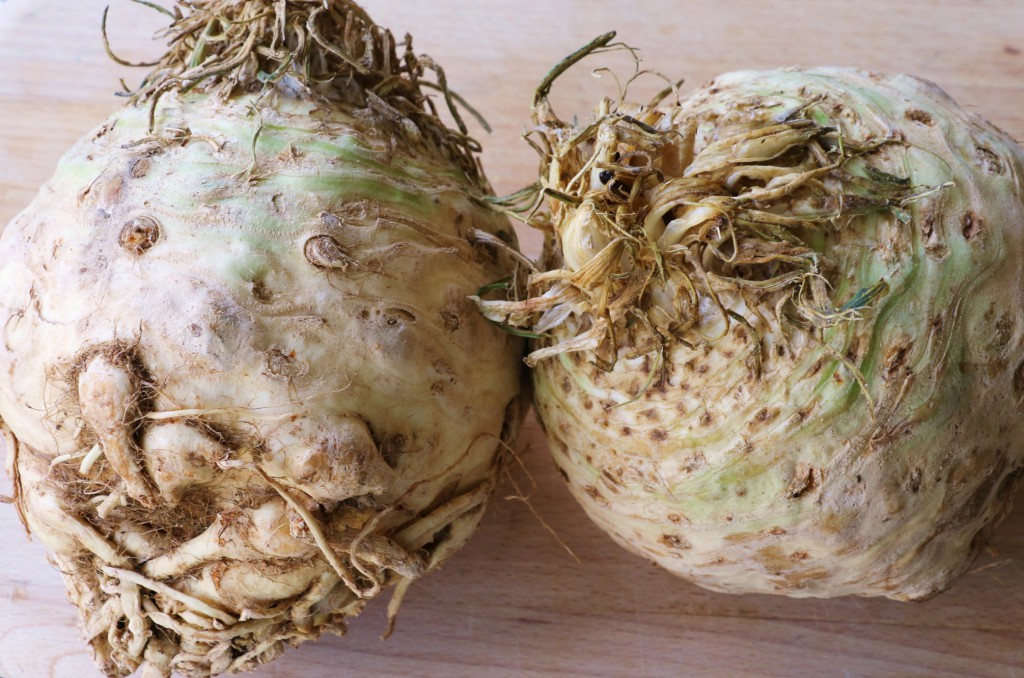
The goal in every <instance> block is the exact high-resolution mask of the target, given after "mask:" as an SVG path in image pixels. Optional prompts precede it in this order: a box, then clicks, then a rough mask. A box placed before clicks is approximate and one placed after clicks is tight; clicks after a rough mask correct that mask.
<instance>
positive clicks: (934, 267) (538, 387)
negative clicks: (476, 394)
mask: <svg viewBox="0 0 1024 678" xmlns="http://www.w3.org/2000/svg"><path fill="white" fill-rule="evenodd" d="M817 97H822V99H821V101H820V102H819V103H817V104H815V106H814V107H813V108H812V109H811V110H812V111H813V113H812V114H811V115H812V117H814V118H815V119H817V121H818V122H819V124H826V125H830V126H836V127H839V128H841V129H842V131H843V133H844V135H845V136H846V137H847V138H849V139H853V140H859V141H864V140H869V139H880V138H885V137H897V136H898V138H900V139H901V141H900V142H899V143H893V144H889V145H886V146H884V147H883V148H882V149H880V150H879V151H877V152H875V153H873V154H870V155H869V156H867V159H868V160H867V161H868V163H869V164H870V165H871V166H872V167H873V168H875V169H876V170H881V171H884V172H886V173H889V174H891V175H894V176H895V177H899V178H907V179H909V180H910V183H911V185H912V186H915V187H920V189H919V193H922V194H925V193H926V195H923V196H922V197H920V198H919V199H915V200H912V201H910V202H909V203H908V204H906V205H905V206H904V210H905V214H900V215H897V214H895V213H893V212H884V213H874V214H868V215H864V216H858V217H855V218H854V219H853V220H852V221H851V222H849V223H848V224H846V225H843V226H842V227H840V228H833V227H826V228H823V229H822V230H821V231H819V232H815V233H809V234H805V235H804V241H805V242H806V243H808V244H809V245H810V246H811V247H813V248H814V249H816V250H818V251H819V252H820V253H821V255H822V257H823V259H824V261H826V262H828V263H827V264H826V265H825V267H824V269H823V270H824V274H825V276H826V277H827V278H828V280H829V282H830V284H831V286H832V293H833V299H835V300H837V304H838V303H842V302H844V301H846V300H848V299H850V298H851V297H852V296H853V294H854V293H855V292H856V291H857V290H859V289H863V288H869V287H871V286H872V285H874V284H876V283H878V282H879V281H880V280H885V281H886V282H887V284H888V286H889V290H888V292H887V293H886V294H885V295H883V296H880V297H879V298H878V299H877V300H876V301H874V303H873V304H872V305H871V307H870V309H867V310H865V311H864V312H863V313H862V316H863V317H862V319H860V320H856V321H850V322H843V323H840V324H838V325H836V326H834V327H831V328H828V329H825V330H823V331H822V333H821V334H820V335H819V338H817V339H816V338H813V337H811V336H810V335H808V333H806V332H804V331H800V330H796V329H794V330H793V331H792V332H791V333H789V335H788V337H783V336H780V335H779V333H778V331H777V329H775V328H773V327H772V326H770V325H768V324H766V323H765V322H763V321H762V320H759V319H757V318H756V316H755V315H754V314H750V313H747V317H748V318H751V322H752V324H753V325H754V327H755V329H756V330H757V331H758V333H759V334H760V336H761V339H762V344H763V346H762V347H761V358H762V363H763V368H762V373H761V374H760V375H759V376H758V375H756V374H755V373H754V371H753V370H751V369H750V361H749V360H748V358H749V357H750V356H751V353H752V352H753V351H755V350H757V348H756V346H755V345H754V342H752V341H751V340H750V338H749V333H747V332H745V331H744V329H743V328H741V327H738V325H737V324H734V325H733V327H732V329H731V331H730V333H729V334H728V335H727V336H725V337H724V338H722V339H720V340H717V341H712V342H711V343H709V344H707V345H706V346H698V347H697V348H696V349H690V348H687V347H685V346H683V345H682V344H679V343H672V342H670V343H669V347H668V350H667V354H666V360H665V365H666V366H665V379H664V380H663V381H662V380H659V379H655V380H654V381H653V382H652V385H651V386H650V387H649V388H647V390H646V391H643V385H644V383H645V382H646V381H647V377H648V373H649V371H650V370H652V369H657V363H656V362H655V360H654V359H653V356H648V359H647V360H646V361H645V360H644V359H643V358H634V359H631V360H630V359H628V356H629V355H630V354H631V352H632V351H631V349H630V347H628V346H624V347H621V348H620V351H619V360H618V362H617V364H616V366H615V368H614V369H613V370H612V371H611V372H607V373H606V372H602V371H601V370H599V369H597V368H596V367H595V366H594V365H593V364H592V362H591V359H592V357H591V356H590V355H589V354H588V353H586V352H584V353H568V354H562V355H560V356H558V357H557V358H554V359H550V360H544V361H541V362H540V363H539V364H538V366H537V368H536V369H535V371H534V384H535V398H536V403H537V409H538V412H539V414H540V417H541V419H542V420H543V421H544V423H545V427H546V429H547V431H548V434H549V436H550V439H551V442H552V452H553V454H554V456H555V460H556V463H557V464H558V466H559V467H560V468H561V469H562V470H563V471H564V473H565V475H566V476H567V478H568V482H569V486H570V488H571V489H572V490H573V492H574V494H575V495H576V496H577V498H578V499H579V500H580V501H581V503H582V504H583V506H584V507H585V508H586V510H587V511H588V513H589V514H590V515H591V517H592V518H593V519H594V520H595V521H596V522H597V523H598V524H599V525H601V526H602V527H603V528H604V529H605V530H607V531H608V532H609V533H610V534H611V535H612V536H613V537H614V538H615V539H616V540H617V541H618V542H619V543H621V544H623V545H624V546H626V547H627V548H629V549H631V550H633V551H634V552H636V553H638V554H640V555H642V556H644V557H646V558H649V559H652V560H655V561H656V562H658V563H659V564H660V565H662V566H664V567H666V568H667V569H669V570H671V571H672V572H674V573H677V574H679V575H681V576H684V577H686V578H688V579H691V580H693V581H695V582H696V583H698V584H700V585H702V586H705V587H707V588H711V589H715V590H720V591H727V592H734V593H781V594H785V595H791V596H816V597H827V596H839V595H847V594H857V595H869V596H887V597H890V598H895V599H900V600H909V599H921V598H926V597H928V596H931V595H933V594H935V593H937V592H939V591H941V590H943V589H944V588H946V587H947V586H948V585H949V584H950V583H951V581H952V580H953V579H954V578H955V577H956V576H957V575H959V574H960V573H962V572H963V571H964V570H965V569H966V567H967V566H968V565H969V564H970V562H971V561H972V559H973V558H974V556H975V554H976V553H977V552H978V550H979V549H980V548H981V546H982V545H983V544H984V542H985V538H986V537H987V534H988V533H989V531H990V530H991V528H992V526H993V525H994V524H995V523H996V522H998V520H999V519H1000V518H1001V517H1002V516H1003V515H1004V514H1005V513H1006V511H1007V510H1008V507H1009V503H1010V499H1011V497H1012V494H1013V492H1014V489H1015V487H1016V482H1017V479H1018V478H1019V477H1020V469H1021V467H1022V465H1024V444H1022V443H1021V442H1020V441H1021V440H1024V424H1022V419H1021V416H1020V412H1021V405H1022V402H1024V387H1022V386H1021V384H1022V383H1024V379H1022V378H1021V376H1020V375H1021V373H1022V371H1024V366H1022V361H1024V311H1022V308H1024V303H1022V302H1024V300H1022V296H1024V188H1022V184H1021V177H1024V161H1022V154H1021V151H1020V149H1019V148H1017V147H1016V146H1015V145H1014V144H1013V142H1012V141H1011V140H1010V139H1009V138H1008V137H1007V136H1006V135H1005V134H1002V133H1001V132H999V131H998V130H996V129H994V128H993V127H992V126H990V125H988V124H987V123H985V122H984V121H982V120H980V119H978V118H975V117H971V116H969V115H967V114H966V113H964V112H963V111H962V110H960V109H959V108H958V107H957V106H956V105H955V103H953V102H952V101H951V100H950V99H949V98H948V97H947V96H946V95H945V94H943V93H942V92H941V91H940V90H938V89H937V88H935V87H934V86H932V85H930V84H927V83H924V82H921V81H919V80H916V79H913V78H909V77H895V78H883V77H880V76H876V75H870V74H865V73H862V72H857V71H850V70H841V69H821V70H815V71H787V72H766V73H753V72H742V73H734V74H729V75H725V76H722V77H721V78H718V79H717V80H716V81H714V82H713V83H711V84H710V85H709V86H708V87H706V88H704V89H702V90H700V91H698V92H697V93H696V94H694V95H693V96H692V97H691V98H690V99H688V100H686V101H685V102H684V103H683V104H682V107H681V110H679V111H676V112H675V113H674V115H675V118H674V119H675V120H677V121H679V122H680V123H681V122H682V121H685V120H688V119H692V118H693V117H696V118H697V119H698V120H700V121H702V123H703V126H702V127H701V128H700V129H702V130H704V132H703V134H704V139H705V140H704V141H702V140H701V138H698V139H697V142H696V146H697V148H696V150H697V152H698V153H699V150H700V147H701V145H702V143H706V140H707V139H711V138H715V137H714V136H713V133H714V130H715V125H716V121H717V120H720V119H721V118H722V116H724V115H726V114H727V113H730V112H733V113H734V112H735V111H737V110H742V109H743V108H744V106H743V105H744V104H745V103H750V102H752V101H755V100H756V101H758V102H760V103H761V104H762V107H761V109H759V110H762V111H764V112H766V114H773V113H778V112H782V111H787V110H793V109H795V108H797V107H799V106H800V105H801V104H805V103H807V102H809V101H811V100H813V99H815V98H817ZM682 129H684V133H685V128H682ZM690 133H691V134H692V132H690ZM851 171H852V170H851ZM947 182H952V185H951V186H947V187H945V188H943V189H941V190H938V191H934V192H928V189H929V188H932V187H938V186H941V185H943V184H946V183H947ZM900 217H902V219H903V220H901V218H900ZM907 217H909V219H908V218H907ZM727 299H728V297H727ZM733 302H735V299H733ZM728 304H729V302H728V301H726V305H727V307H728ZM736 309H737V310H738V311H740V312H744V311H745V310H746V309H745V308H739V307H736ZM762 310H763V309H762ZM768 315H769V316H770V311H769V312H768ZM574 331H576V328H575V326H573V325H572V324H571V323H570V324H568V325H563V326H561V327H559V328H557V329H556V330H554V331H553V334H554V335H555V341H558V340H563V339H566V338H568V337H571V336H572V334H573V332H574ZM825 347H828V348H825ZM839 357H844V358H845V359H846V360H845V361H842V360H840V359H839ZM645 362H646V365H645ZM854 366H855V367H856V370H857V372H859V374H857V373H855V372H854V370H853V369H852V368H853V367H854ZM858 376H860V377H862V378H863V386H862V385H861V384H859V383H858V379H857V377H858ZM640 392H643V395H642V396H641V397H640V398H639V399H636V400H635V401H634V402H629V401H630V400H631V399H632V398H634V397H635V396H636V394H638V393H640Z"/></svg>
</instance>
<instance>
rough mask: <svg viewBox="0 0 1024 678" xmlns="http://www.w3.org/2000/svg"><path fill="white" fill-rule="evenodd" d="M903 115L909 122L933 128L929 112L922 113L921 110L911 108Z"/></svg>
mask: <svg viewBox="0 0 1024 678" xmlns="http://www.w3.org/2000/svg"><path fill="white" fill-rule="evenodd" d="M903 115H904V116H905V117H906V118H907V120H913V121H914V122H917V123H920V124H922V125H927V126H931V125H932V124H933V120H932V116H931V115H930V114H929V113H928V112H927V111H922V110H921V109H919V108H909V109H907V112H906V113H904V114H903Z"/></svg>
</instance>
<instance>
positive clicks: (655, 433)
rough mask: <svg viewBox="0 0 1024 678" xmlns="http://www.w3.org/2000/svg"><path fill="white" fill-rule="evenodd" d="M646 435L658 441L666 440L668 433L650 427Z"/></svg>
mask: <svg viewBox="0 0 1024 678" xmlns="http://www.w3.org/2000/svg"><path fill="white" fill-rule="evenodd" d="M648 435H649V436H650V438H651V440H654V441H656V442H659V443H660V442H664V441H665V440H668V433H666V432H665V430H664V429H660V428H656V429H652V430H651V432H650V433H649V434H648Z"/></svg>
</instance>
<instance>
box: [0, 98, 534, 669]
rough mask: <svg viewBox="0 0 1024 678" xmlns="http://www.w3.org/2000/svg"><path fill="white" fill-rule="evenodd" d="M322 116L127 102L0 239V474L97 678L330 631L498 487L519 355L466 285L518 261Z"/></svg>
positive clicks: (386, 157) (436, 189) (453, 536)
mask: <svg viewBox="0 0 1024 678" xmlns="http://www.w3.org/2000/svg"><path fill="white" fill-rule="evenodd" d="M343 110H344V109H342V108H338V107H335V106H320V105H318V104H316V103H315V102H314V100H311V99H308V98H304V97H294V96H292V92H291V91H290V90H289V89H288V88H287V87H284V86H282V87H279V88H278V89H277V90H275V91H272V92H265V93H264V94H263V95H262V96H261V97H260V98H258V99H257V98H256V97H254V96H249V95H245V96H237V97H234V98H232V99H230V100H227V101H221V100H218V99H217V98H214V97H211V96H208V95H205V94H186V95H181V98H179V96H178V95H175V94H167V95H165V96H164V98H163V100H162V101H161V102H160V107H159V109H158V110H157V118H156V126H155V129H156V130H157V133H156V135H151V134H150V133H149V132H148V131H147V126H148V120H147V113H148V111H147V107H146V106H145V105H138V106H128V107H126V108H125V109H123V110H121V111H119V112H118V113H117V114H115V115H114V116H112V117H111V118H110V119H109V120H108V121H107V122H106V123H105V124H104V125H102V126H101V127H100V128H99V129H98V130H96V131H95V132H94V133H92V134H91V135H89V136H88V137H86V138H84V139H83V140H82V141H81V142H79V143H78V144H77V145H76V146H75V147H74V148H73V149H72V150H71V151H70V152H69V153H68V154H67V155H66V157H65V158H64V159H63V160H62V161H61V163H60V166H59V168H58V170H57V172H56V174H55V175H54V177H53V178H52V179H51V180H50V181H49V182H48V183H47V184H46V186H45V187H44V188H43V189H42V191H41V193H40V194H39V197H38V198H37V199H36V200H35V201H34V202H33V203H32V204H31V205H30V206H29V207H28V208H27V209H26V210H25V211H24V212H23V213H22V214H21V215H20V216H18V217H17V218H16V219H15V220H14V221H13V222H12V223H11V224H10V225H9V226H8V227H7V228H6V229H5V230H4V232H3V235H2V239H0V290H2V293H0V318H2V338H3V340H2V342H0V374H2V375H3V378H2V379H0V416H2V420H3V423H4V424H5V425H6V426H7V427H8V428H9V431H10V433H9V435H8V446H9V447H8V459H9V461H10V469H9V471H10V473H11V475H12V477H13V478H14V479H15V481H16V489H17V491H18V497H17V499H18V504H19V509H20V511H21V513H22V516H23V518H24V519H25V521H26V523H27V527H28V528H29V529H30V530H31V532H32V533H33V534H34V535H35V536H37V537H38V538H39V539H41V540H42V541H43V542H44V543H45V544H46V545H47V546H48V547H49V549H51V550H52V551H53V554H54V557H55V559H56V562H57V565H58V567H59V568H60V570H61V572H62V574H63V575H64V577H65V580H66V582H67V585H68V591H69V595H70V598H71V599H72V601H73V602H75V603H76V604H77V605H78V606H79V607H80V609H81V612H82V616H83V621H84V626H85V633H86V636H87V639H88V641H89V643H90V644H91V645H92V648H93V650H94V652H95V653H96V656H97V661H98V663H99V664H100V666H101V668H103V669H104V670H105V671H106V672H107V673H109V674H111V675H124V674H127V673H130V672H131V671H133V670H135V669H136V668H137V667H139V666H140V665H143V666H144V667H145V669H146V670H147V671H149V672H151V673H152V675H169V673H170V671H171V670H172V669H173V670H175V671H178V672H180V673H182V674H184V675H190V676H205V675H209V674H211V673H213V674H215V673H219V672H222V671H228V670H230V671H234V670H240V669H247V668H252V667H254V666H255V665H257V664H259V663H262V662H264V661H268V660H269V659H272V658H273V657H275V656H276V655H278V654H279V653H280V652H281V651H282V650H283V648H284V647H285V646H286V645H287V644H289V643H291V644H296V643H298V642H300V641H302V640H305V639H308V638H313V637H316V636H317V635H319V634H320V633H321V632H322V631H324V630H330V631H334V632H338V633H341V632H344V629H345V621H344V620H345V617H346V616H349V615H353V614H356V613H358V611H359V610H360V609H361V608H362V606H363V604H364V602H365V600H366V599H367V598H369V597H371V596H373V595H374V594H375V593H377V592H378V591H379V590H380V588H381V586H382V585H385V584H389V583H395V582H399V583H400V584H401V585H402V586H403V587H404V585H407V583H408V581H411V580H412V579H414V578H415V577H417V576H419V575H420V574H422V573H423V572H425V571H427V570H430V569H432V568H434V567H436V566H437V565H439V564H440V563H441V562H442V561H443V560H445V559H446V558H447V557H448V556H449V555H450V554H451V553H452V552H454V551H455V550H457V549H458V548H459V547H460V546H461V545H462V544H463V543H464V542H465V540H466V539H467V538H468V537H469V535H470V533H471V532H472V531H473V529H474V527H475V525H476V524H477V522H478V520H479V518H480V515H481V513H482V510H483V508H484V506H485V504H486V501H487V499H488V498H489V496H490V494H491V491H492V489H493V487H494V484H495V481H496V477H497V473H498V469H499V468H500V463H501V455H502V453H503V452H502V451H503V445H505V444H506V443H507V442H510V441H511V440H512V439H513V437H514V435H515V432H516V430H517V428H518V425H519V420H520V418H521V415H522V407H521V398H520V367H521V363H520V360H519V356H520V355H521V348H522V347H521V343H520V340H518V339H516V338H515V337H512V336H511V335H509V334H506V333H504V332H502V331H501V330H500V329H498V328H496V327H494V326H493V325H491V324H490V323H488V322H487V321H486V320H484V318H482V317H480V316H479V315H478V314H477V313H476V312H475V308H474V306H473V304H472V302H471V301H469V300H468V299H467V297H468V295H471V294H473V293H474V292H475V291H476V290H477V288H478V287H480V286H481V285H483V284H486V283H489V282H491V281H493V280H494V279H496V278H499V277H501V275H502V273H501V272H502V271H504V270H507V269H508V268H509V267H510V266H511V262H510V261H508V260H507V257H506V256H505V255H500V256H499V254H497V253H496V252H495V250H494V249H493V248H492V246H490V245H487V244H480V243H475V242H473V241H472V239H471V235H470V234H471V229H474V228H475V229H480V230H482V231H485V232H488V233H491V234H498V235H500V236H501V237H503V238H507V239H508V240H509V242H510V243H512V244H513V245H514V242H515V236H514V234H513V232H512V230H511V226H510V225H509V223H508V222H507V220H506V219H505V218H504V217H501V216H498V215H495V214H494V213H492V212H489V211H488V210H486V209H484V208H481V207H479V206H477V205H476V204H475V203H474V202H473V201H472V200H471V197H470V196H471V194H472V193H473V192H474V191H475V190H477V189H476V188H475V186H476V185H475V183H474V182H472V181H470V180H468V179H467V178H466V177H465V175H464V173H463V171H462V170H460V169H459V168H458V167H456V166H455V165H454V163H451V162H448V161H445V160H444V159H443V158H442V157H439V156H438V155H437V154H431V153H430V152H429V147H426V146H422V145H416V144H412V143H407V144H402V143H396V141H395V137H394V135H393V133H394V129H393V127H389V125H388V124H382V123H381V121H379V120H376V119H374V117H373V115H372V114H369V113H368V112H367V111H364V112H362V117H360V116H359V115H356V114H353V115H348V114H345V113H343V112H342V111H343ZM186 128H187V132H186V131H184V130H186ZM257 129H258V136H257V137H256V142H255V145H254V142H253V139H254V135H256V134H257ZM502 441H505V442H502ZM94 446H95V447H94ZM90 449H92V450H94V452H93V453H92V454H90V455H89V456H88V457H87V462H86V463H85V464H84V465H83V455H85V454H86V453H87V452H89V450H90ZM97 454H98V455H99V456H98V457H97ZM62 455H70V456H62ZM147 675H149V674H147Z"/></svg>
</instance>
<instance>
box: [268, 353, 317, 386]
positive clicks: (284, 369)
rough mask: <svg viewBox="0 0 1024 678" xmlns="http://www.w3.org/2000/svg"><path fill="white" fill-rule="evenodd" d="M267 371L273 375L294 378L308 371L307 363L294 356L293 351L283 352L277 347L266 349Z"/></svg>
mask: <svg viewBox="0 0 1024 678" xmlns="http://www.w3.org/2000/svg"><path fill="white" fill-rule="evenodd" d="M266 364H267V372H269V373H270V374H271V375H273V376H275V377H281V378H284V379H294V378H296V377H301V376H302V375H304V374H306V372H308V371H309V365H307V364H306V363H305V362H303V361H302V360H299V359H298V358H297V357H296V354H295V351H288V352H287V353H285V352H284V351H282V350H281V349H279V348H272V349H270V350H269V351H267V363H266Z"/></svg>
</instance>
